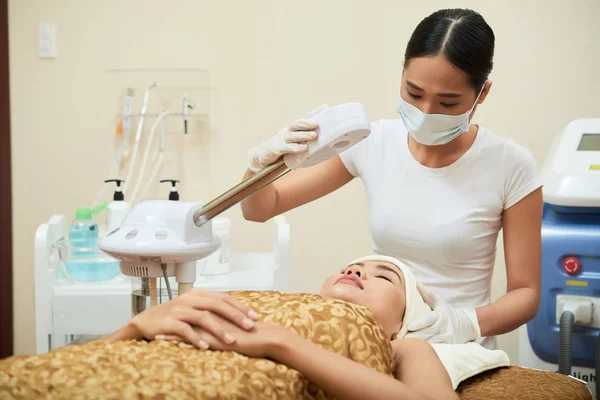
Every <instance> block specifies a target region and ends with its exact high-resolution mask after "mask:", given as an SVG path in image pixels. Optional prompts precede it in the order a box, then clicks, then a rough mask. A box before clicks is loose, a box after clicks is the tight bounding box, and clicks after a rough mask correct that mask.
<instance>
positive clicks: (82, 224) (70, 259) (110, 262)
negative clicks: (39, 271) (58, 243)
mask: <svg viewBox="0 0 600 400" xmlns="http://www.w3.org/2000/svg"><path fill="white" fill-rule="evenodd" d="M105 207H106V203H101V204H100V205H98V206H97V207H95V208H94V209H89V208H87V207H83V208H79V209H78V210H77V211H76V212H75V220H74V221H73V222H72V223H71V225H70V226H69V250H70V251H69V252H68V255H67V259H66V260H64V266H65V270H66V272H67V275H68V276H69V277H71V278H72V279H74V280H76V281H80V282H101V281H106V280H110V279H113V278H114V277H116V276H117V275H118V274H119V262H118V261H117V260H114V259H112V258H110V257H108V256H107V255H106V254H104V253H102V252H101V251H99V250H98V236H99V229H98V225H97V224H96V223H95V222H94V221H93V220H92V217H93V216H94V215H95V214H98V213H99V212H100V211H102V210H103V209H104V208H105Z"/></svg>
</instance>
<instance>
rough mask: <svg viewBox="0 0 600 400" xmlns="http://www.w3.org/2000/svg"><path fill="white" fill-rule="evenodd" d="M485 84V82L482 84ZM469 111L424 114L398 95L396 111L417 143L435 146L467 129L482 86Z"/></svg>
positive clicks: (454, 137)
mask: <svg viewBox="0 0 600 400" xmlns="http://www.w3.org/2000/svg"><path fill="white" fill-rule="evenodd" d="M484 86H485V84H484ZM484 86H482V87H481V90H480V91H479V94H478V95H477V98H476V99H475V103H473V106H472V107H471V109H470V110H469V111H467V112H466V113H464V114H460V115H446V114H425V113H423V112H422V111H421V110H419V109H418V108H417V107H415V106H413V105H412V104H409V103H407V102H406V101H404V99H402V97H400V103H399V104H398V108H397V110H398V113H399V114H400V116H401V117H402V121H404V126H406V130H408V132H409V133H410V135H411V136H412V137H413V138H414V139H415V140H416V141H417V142H419V143H421V144H424V145H427V146H437V145H441V144H446V143H449V142H451V141H452V140H454V139H456V138H457V137H458V136H460V134H461V133H463V132H466V131H467V130H468V129H469V116H470V115H471V113H472V112H473V109H474V108H475V105H476V104H477V101H478V100H479V96H481V93H482V92H483V87H484Z"/></svg>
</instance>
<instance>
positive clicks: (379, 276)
mask: <svg viewBox="0 0 600 400" xmlns="http://www.w3.org/2000/svg"><path fill="white" fill-rule="evenodd" d="M377 278H383V279H385V280H386V281H388V282H391V283H394V282H392V280H391V279H390V278H388V277H387V276H385V275H377Z"/></svg>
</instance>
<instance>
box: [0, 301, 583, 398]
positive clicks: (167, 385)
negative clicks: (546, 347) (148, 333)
mask: <svg viewBox="0 0 600 400" xmlns="http://www.w3.org/2000/svg"><path fill="white" fill-rule="evenodd" d="M231 294H232V295H234V296H235V297H237V298H238V299H239V300H241V301H243V302H245V303H246V304H248V305H249V306H250V307H252V308H253V309H254V310H256V311H257V312H258V313H259V314H260V315H261V316H262V317H261V318H262V319H264V320H265V321H269V322H271V323H275V324H280V325H283V326H285V327H287V328H289V329H291V330H293V331H295V332H296V333H297V334H298V335H300V336H303V337H305V338H307V339H309V340H311V341H313V342H314V343H317V344H319V345H321V346H323V347H325V348H327V349H328V350H330V351H334V352H336V353H338V354H342V355H344V356H346V357H349V358H351V359H353V360H355V361H356V362H358V363H361V364H364V365H367V366H369V367H371V368H374V369H376V370H378V371H380V372H382V373H385V374H389V375H391V374H392V373H393V369H394V360H393V354H392V350H391V345H390V342H389V340H387V338H386V336H385V334H384V332H383V328H381V326H380V325H379V324H378V323H377V322H376V321H375V319H374V317H373V316H372V314H371V313H370V312H369V311H368V310H367V309H366V308H364V307H362V306H358V305H355V304H350V303H346V302H343V301H340V300H335V299H331V298H322V297H320V296H317V295H313V294H291V293H281V292H275V291H269V292H257V291H238V292H231ZM457 392H458V393H459V394H460V396H461V398H462V399H466V400H470V399H512V400H518V399H540V400H541V399H544V400H553V399H555V400H559V399H560V400H579V399H586V400H588V399H589V400H592V399H593V397H592V395H591V393H590V391H589V389H588V388H587V386H586V385H585V384H584V383H582V382H580V381H578V380H576V379H574V378H570V377H567V376H564V375H559V374H557V373H552V372H544V371H537V370H532V369H527V368H521V367H517V366H510V367H504V368H497V369H494V370H490V371H487V372H484V373H481V374H478V375H476V376H474V377H472V378H470V379H468V380H466V381H464V382H462V383H461V384H460V386H459V387H458V389H457ZM41 398H53V399H79V398H86V399H91V398H102V399H129V398H135V399H159V398H161V399H169V398H172V399H198V398H200V399H328V398H329V397H328V396H327V395H326V394H325V393H324V392H323V391H322V390H321V389H320V388H318V387H316V386H315V385H314V384H312V383H311V382H310V381H308V380H307V379H306V378H304V377H303V376H302V374H300V373H299V372H297V371H295V370H293V369H291V368H288V367H287V366H285V365H282V364H278V363H275V362H273V361H270V360H267V359H256V358H248V357H245V356H242V355H239V354H237V353H234V352H220V351H201V350H197V349H195V348H194V347H192V346H190V345H187V344H184V343H178V342H167V341H153V342H146V341H117V342H113V341H108V340H97V341H94V342H90V343H87V344H82V345H70V346H65V347H61V348H58V349H54V350H52V351H51V352H49V353H45V354H38V355H34V356H15V357H12V358H8V359H5V360H0V399H41Z"/></svg>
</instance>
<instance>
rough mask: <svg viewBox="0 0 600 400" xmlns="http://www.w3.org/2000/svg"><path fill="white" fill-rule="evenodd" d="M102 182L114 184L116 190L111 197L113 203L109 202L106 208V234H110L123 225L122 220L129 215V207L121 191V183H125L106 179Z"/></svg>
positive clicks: (119, 180)
mask: <svg viewBox="0 0 600 400" xmlns="http://www.w3.org/2000/svg"><path fill="white" fill-rule="evenodd" d="M104 182H106V183H108V182H115V183H116V184H117V188H116V190H115V193H114V195H113V201H111V202H110V203H109V204H108V206H107V208H106V230H107V232H111V231H112V230H113V229H115V228H118V227H119V226H120V225H121V224H122V223H123V220H124V219H125V217H126V216H127V214H128V213H129V210H130V209H131V207H130V205H129V204H128V203H126V202H125V196H124V195H123V190H122V189H121V183H122V182H125V181H123V180H121V179H108V180H106V181H104Z"/></svg>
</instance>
